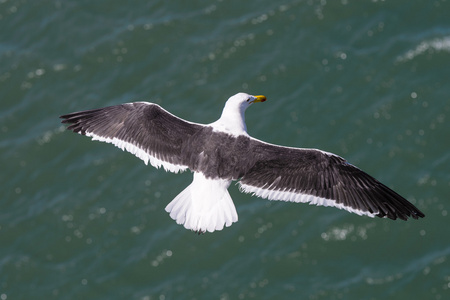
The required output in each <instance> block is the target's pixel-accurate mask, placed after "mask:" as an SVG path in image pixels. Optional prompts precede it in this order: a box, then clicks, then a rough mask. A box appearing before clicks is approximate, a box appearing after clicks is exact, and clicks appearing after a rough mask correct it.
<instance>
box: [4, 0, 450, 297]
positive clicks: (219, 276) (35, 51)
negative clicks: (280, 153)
mask: <svg viewBox="0 0 450 300" xmlns="http://www.w3.org/2000/svg"><path fill="white" fill-rule="evenodd" d="M449 9H450V7H449V3H448V1H415V2H411V1H346V0H342V1H313V0H310V1H276V2H273V1H264V2H263V1H259V2H257V1H252V2H250V1H217V2H205V1H194V2H186V3H181V4H180V3H175V2H173V3H169V2H165V1H133V2H127V3H125V2H124V1H95V2H94V1H29V0H28V1H27V0H2V1H0V37H1V38H0V99H1V102H0V107H1V110H0V132H1V139H0V153H1V158H2V168H1V169H2V171H1V172H0V180H1V187H2V195H3V196H2V197H1V201H0V299H2V300H4V299H30V298H32V299H142V300H144V299H447V298H448V297H449V296H450V291H449V290H450V263H449V259H450V238H449V236H448V233H447V228H448V225H449V216H448V212H449V210H450V204H449V200H448V195H449V188H450V175H449V172H448V171H449V170H448V167H449V163H450V154H449V153H450V152H449V151H448V149H449V147H450V139H449V117H450V98H449V95H450V85H449V83H450V82H449V78H450V19H449V18H448V11H449ZM239 91H243V92H249V93H253V94H264V95H266V96H267V98H268V101H267V102H265V103H262V104H258V105H254V106H252V107H251V108H250V109H249V110H248V111H247V126H248V129H249V133H250V134H251V135H253V136H255V137H257V138H259V139H263V140H266V141H269V142H272V143H277V144H283V145H290V146H297V147H315V148H320V149H323V150H326V151H330V152H334V153H337V154H339V155H341V156H344V157H345V158H347V159H348V160H349V161H350V162H351V163H353V164H356V165H358V166H359V167H361V168H362V169H364V170H366V171H367V172H368V173H370V174H371V175H373V176H375V177H376V178H378V179H379V180H381V181H382V182H384V183H386V184H387V185H388V186H390V187H392V188H394V189H395V190H396V191H398V192H399V193H400V194H402V195H404V196H405V197H406V198H408V199H409V200H410V201H411V202H413V203H414V204H415V205H416V206H417V207H418V208H419V209H421V210H422V211H423V212H424V213H425V214H426V218H425V219H422V220H419V221H416V220H410V221H408V222H403V221H395V222H394V221H391V220H384V219H371V218H367V217H359V216H356V215H353V214H349V213H346V212H343V211H340V210H337V209H331V208H323V207H314V206H308V205H301V204H292V203H281V202H270V201H267V200H261V199H257V198H255V197H251V196H249V195H245V194H241V193H239V191H238V190H237V187H236V186H235V185H232V186H231V187H230V194H231V196H232V198H233V199H234V202H235V204H236V207H237V211H238V214H239V222H238V223H236V224H234V225H233V226H231V227H230V228H226V229H224V230H223V231H220V232H215V233H214V234H205V235H201V236H198V235H196V234H193V233H192V232H190V231H187V230H185V229H184V228H183V227H181V226H179V225H177V224H175V222H174V221H173V220H171V219H170V217H169V216H168V215H167V213H166V212H165V211H164V207H165V206H166V205H167V203H169V201H171V200H172V199H173V198H174V197H175V196H176V195H177V194H178V193H179V192H180V191H181V190H183V189H184V188H185V187H186V186H187V185H188V184H189V183H190V181H191V180H192V175H191V174H190V173H189V172H187V173H184V174H181V175H175V174H170V173H165V172H164V171H162V170H155V169H154V168H152V167H146V166H145V165H144V164H143V163H142V162H141V161H140V160H138V159H137V158H135V157H133V156H132V155H130V154H128V153H125V152H122V151H120V150H119V149H116V148H114V147H113V146H111V145H108V144H103V143H98V142H91V141H90V140H89V139H87V138H85V137H81V136H78V135H75V134H73V133H71V132H67V131H64V127H63V126H61V124H60V123H59V120H58V116H59V115H61V114H64V113H69V112H72V111H77V110H84V109H90V108H97V107H102V106H107V105H113V104H118V103H123V102H130V101H138V100H145V101H151V102H156V103H159V104H161V105H162V106H164V107H165V108H166V109H168V110H169V111H171V112H173V113H174V114H176V115H179V116H181V117H183V118H185V119H188V120H191V121H195V122H203V123H207V122H212V121H214V120H215V119H217V118H218V116H219V114H220V112H221V109H222V107H223V104H224V101H225V100H226V99H227V98H228V97H229V96H231V95H233V94H235V93H236V92H239Z"/></svg>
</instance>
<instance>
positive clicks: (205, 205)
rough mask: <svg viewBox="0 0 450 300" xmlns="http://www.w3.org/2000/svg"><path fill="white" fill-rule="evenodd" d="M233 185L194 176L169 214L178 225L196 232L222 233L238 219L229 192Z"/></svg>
mask: <svg viewBox="0 0 450 300" xmlns="http://www.w3.org/2000/svg"><path fill="white" fill-rule="evenodd" d="M230 183H231V181H229V180H223V179H207V178H205V177H204V176H203V175H202V174H201V173H194V181H193V182H192V183H191V184H190V185H189V186H188V187H187V188H185V189H184V190H183V191H182V192H181V193H180V194H178V196H176V197H175V199H173V200H172V202H170V203H169V204H168V205H167V206H166V211H167V212H168V213H169V214H170V217H171V218H172V219H174V220H175V221H176V222H177V224H182V225H184V227H185V228H187V229H190V230H193V231H196V232H205V231H209V232H213V231H215V230H222V229H223V227H224V226H227V227H228V226H231V224H233V223H234V222H237V220H238V216H237V212H236V208H235V206H234V203H233V200H232V199H231V197H230V194H229V193H228V190H227V188H228V187H229V185H230Z"/></svg>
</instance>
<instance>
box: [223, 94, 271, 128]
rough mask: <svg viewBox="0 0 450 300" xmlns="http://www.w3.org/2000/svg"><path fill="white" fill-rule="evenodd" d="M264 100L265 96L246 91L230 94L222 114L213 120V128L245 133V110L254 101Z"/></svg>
mask: <svg viewBox="0 0 450 300" xmlns="http://www.w3.org/2000/svg"><path fill="white" fill-rule="evenodd" d="M264 101H266V96H262V95H260V96H253V95H249V94H246V93H238V94H236V95H234V96H231V97H230V98H229V99H228V101H227V103H225V107H224V108H223V111H222V116H221V117H220V119H219V120H217V121H216V122H214V124H215V129H216V130H220V131H224V132H228V133H231V134H235V135H239V134H246V133H247V127H246V126H245V110H246V109H247V107H249V106H250V105H252V104H253V103H255V102H264Z"/></svg>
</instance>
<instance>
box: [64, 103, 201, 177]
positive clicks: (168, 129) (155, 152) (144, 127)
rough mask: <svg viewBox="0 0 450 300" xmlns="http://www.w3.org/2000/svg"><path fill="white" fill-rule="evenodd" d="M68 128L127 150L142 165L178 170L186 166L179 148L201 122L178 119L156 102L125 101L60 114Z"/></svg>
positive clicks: (199, 127)
mask: <svg viewBox="0 0 450 300" xmlns="http://www.w3.org/2000/svg"><path fill="white" fill-rule="evenodd" d="M60 118H62V119H63V121H62V123H69V124H71V125H70V126H69V127H68V128H67V129H69V130H72V131H74V132H77V133H80V134H82V135H86V136H90V137H92V139H93V140H98V141H102V142H107V143H111V144H114V145H115V146H117V147H119V148H121V149H122V150H126V151H128V152H130V153H132V154H134V155H136V156H137V157H139V158H140V159H142V160H143V161H144V162H145V164H147V163H148V162H150V164H151V165H152V166H154V167H156V168H159V167H161V166H162V167H163V168H164V169H165V170H168V171H172V172H178V171H183V170H185V169H186V168H187V164H186V163H185V162H184V161H183V159H182V155H181V149H182V147H183V143H184V142H185V141H186V140H187V139H188V138H189V137H190V136H192V135H193V134H195V133H196V132H197V131H198V130H200V129H201V128H203V125H201V124H195V123H190V122H187V121H185V120H183V119H180V118H178V117H176V116H174V115H172V114H171V113H169V112H167V111H166V110H164V109H162V108H161V107H160V106H159V105H156V104H153V103H147V102H135V103H126V104H121V105H116V106H109V107H105V108H100V109H94V110H87V111H81V112H75V113H71V114H67V115H63V116H61V117H60Z"/></svg>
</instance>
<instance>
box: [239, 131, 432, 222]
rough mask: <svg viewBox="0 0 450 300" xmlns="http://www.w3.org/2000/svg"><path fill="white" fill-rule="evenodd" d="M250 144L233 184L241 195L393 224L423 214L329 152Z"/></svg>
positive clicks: (254, 141) (382, 185) (256, 142)
mask: <svg viewBox="0 0 450 300" xmlns="http://www.w3.org/2000/svg"><path fill="white" fill-rule="evenodd" d="M252 144H253V145H252V147H251V148H252V155H254V160H255V161H254V163H253V166H252V167H251V168H249V169H248V170H247V171H246V172H245V174H244V175H243V176H242V177H241V180H240V182H239V184H240V188H241V191H243V192H246V193H252V194H254V195H257V196H259V197H262V198H268V199H270V200H283V201H292V202H304V203H310V204H316V205H322V206H334V207H337V208H340V209H345V210H347V211H350V212H353V213H356V214H359V215H368V216H371V217H374V216H378V217H388V218H390V219H393V220H395V219H397V218H400V219H402V220H406V219H407V218H408V217H412V218H414V219H417V218H419V217H424V216H425V215H424V214H423V213H422V212H421V211H419V210H418V209H417V208H416V207H415V206H414V205H413V204H411V203H410V202H408V201H407V200H406V199H405V198H403V197H402V196H400V195H399V194H397V193H396V192H394V191H393V190H391V189H390V188H388V187H387V186H385V185H384V184H382V183H380V182H379V181H378V180H376V179H375V178H373V177H372V176H370V175H368V174H367V173H365V172H363V171H361V170H360V169H358V168H357V167H355V166H353V165H351V164H349V163H348V162H347V161H346V160H344V159H343V158H342V157H339V156H337V155H335V154H332V153H328V152H324V151H321V150H316V149H301V148H289V147H281V146H277V145H273V144H268V143H264V142H262V141H259V140H256V139H252Z"/></svg>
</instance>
